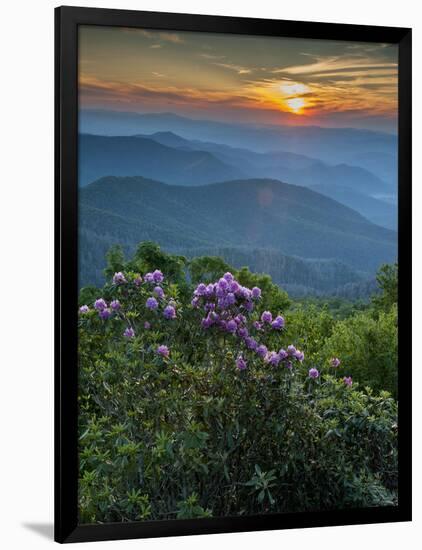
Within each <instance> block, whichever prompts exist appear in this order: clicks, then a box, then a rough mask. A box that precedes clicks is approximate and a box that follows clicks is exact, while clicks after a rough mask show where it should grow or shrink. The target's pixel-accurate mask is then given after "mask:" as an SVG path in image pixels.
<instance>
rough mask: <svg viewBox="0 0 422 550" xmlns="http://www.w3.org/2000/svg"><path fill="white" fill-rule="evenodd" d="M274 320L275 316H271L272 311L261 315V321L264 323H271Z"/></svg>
mask: <svg viewBox="0 0 422 550" xmlns="http://www.w3.org/2000/svg"><path fill="white" fill-rule="evenodd" d="M272 320H273V316H272V315H271V311H264V313H263V314H262V315H261V321H262V322H263V323H271V321H272Z"/></svg>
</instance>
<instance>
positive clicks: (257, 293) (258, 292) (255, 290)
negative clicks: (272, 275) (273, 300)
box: [252, 286, 261, 300]
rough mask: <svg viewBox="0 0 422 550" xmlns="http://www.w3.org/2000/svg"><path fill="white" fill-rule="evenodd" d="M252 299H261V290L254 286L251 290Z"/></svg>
mask: <svg viewBox="0 0 422 550" xmlns="http://www.w3.org/2000/svg"><path fill="white" fill-rule="evenodd" d="M252 298H253V299H254V300H258V299H259V298H261V289H260V288H258V287H257V286H254V287H253V289H252Z"/></svg>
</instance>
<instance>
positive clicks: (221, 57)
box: [198, 53, 226, 59]
mask: <svg viewBox="0 0 422 550" xmlns="http://www.w3.org/2000/svg"><path fill="white" fill-rule="evenodd" d="M198 55H199V56H200V57H203V58H204V59H225V58H226V56H225V55H213V54H211V53H200V54H198Z"/></svg>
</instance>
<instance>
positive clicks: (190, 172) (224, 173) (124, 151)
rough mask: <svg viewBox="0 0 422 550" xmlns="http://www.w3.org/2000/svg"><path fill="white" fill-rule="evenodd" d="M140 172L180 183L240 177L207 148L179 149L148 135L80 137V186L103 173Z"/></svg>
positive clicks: (139, 173)
mask: <svg viewBox="0 0 422 550" xmlns="http://www.w3.org/2000/svg"><path fill="white" fill-rule="evenodd" d="M134 175H142V176H145V177H149V178H156V179H159V180H162V181H164V182H169V183H177V184H182V185H202V184H204V183H211V182H215V181H223V180H227V179H233V178H237V177H242V175H243V172H242V171H241V170H238V169H236V168H234V167H232V166H229V165H226V164H225V163H224V162H222V161H221V160H219V159H217V158H216V157H215V156H214V155H212V154H211V153H209V152H207V151H187V150H186V151H182V150H178V149H174V148H172V147H167V146H165V145H162V144H160V143H158V142H157V141H154V140H151V139H147V138H142V137H138V138H133V137H126V136H123V137H108V136H94V135H80V136H79V185H81V186H84V185H87V184H88V183H90V182H92V181H94V180H96V179H98V178H100V177H103V176H134Z"/></svg>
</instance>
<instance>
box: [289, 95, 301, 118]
mask: <svg viewBox="0 0 422 550" xmlns="http://www.w3.org/2000/svg"><path fill="white" fill-rule="evenodd" d="M286 103H287V105H288V107H289V109H290V111H291V112H292V113H295V114H297V115H298V114H301V113H302V112H303V107H304V106H305V100H304V99H303V97H293V98H292V99H287V100H286Z"/></svg>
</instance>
